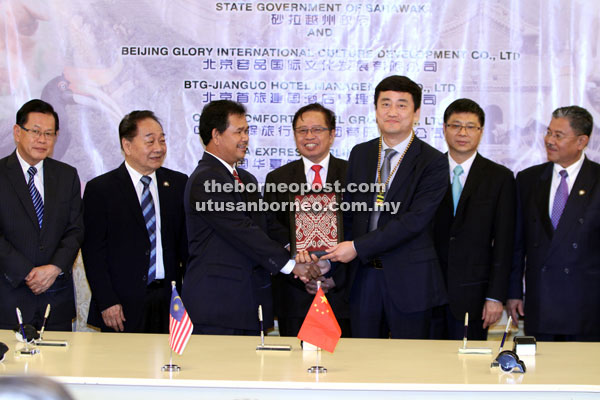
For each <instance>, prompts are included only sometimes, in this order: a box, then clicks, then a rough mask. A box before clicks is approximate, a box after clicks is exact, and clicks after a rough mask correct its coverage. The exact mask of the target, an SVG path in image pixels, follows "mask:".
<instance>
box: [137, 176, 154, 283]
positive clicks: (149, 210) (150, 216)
mask: <svg viewBox="0 0 600 400" xmlns="http://www.w3.org/2000/svg"><path fill="white" fill-rule="evenodd" d="M140 181H141V182H142V185H144V189H143V190H142V214H143V215H144V221H145V222H146V230H147V231H148V237H149V238H150V262H149V265H148V282H147V284H148V285H149V284H150V283H152V281H153V280H155V279H156V213H155V211H154V201H153V200H152V193H150V182H152V178H150V177H149V176H145V175H144V176H142V178H141V179H140Z"/></svg>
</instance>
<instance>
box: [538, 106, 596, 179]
mask: <svg viewBox="0 0 600 400" xmlns="http://www.w3.org/2000/svg"><path fill="white" fill-rule="evenodd" d="M588 141H589V136H587V135H583V134H581V135H577V133H576V132H575V131H574V130H573V128H571V123H570V122H569V120H568V119H567V118H552V121H550V125H549V126H548V130H547V131H546V136H545V137H544V144H545V145H546V154H547V156H548V161H551V162H553V163H556V164H559V165H560V166H562V167H563V168H567V167H568V166H570V165H572V164H574V163H575V162H576V161H577V160H579V158H580V157H581V152H582V151H583V149H584V148H585V146H587V144H588Z"/></svg>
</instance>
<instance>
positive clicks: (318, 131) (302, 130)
mask: <svg viewBox="0 0 600 400" xmlns="http://www.w3.org/2000/svg"><path fill="white" fill-rule="evenodd" d="M294 132H295V133H296V135H299V136H306V135H308V132H311V133H312V134H313V135H320V134H322V133H325V132H329V128H324V127H322V126H313V127H312V128H298V129H294Z"/></svg>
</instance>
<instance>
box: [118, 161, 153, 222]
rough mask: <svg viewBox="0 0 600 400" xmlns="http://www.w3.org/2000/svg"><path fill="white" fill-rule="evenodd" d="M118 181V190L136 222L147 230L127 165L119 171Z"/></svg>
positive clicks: (123, 165)
mask: <svg viewBox="0 0 600 400" xmlns="http://www.w3.org/2000/svg"><path fill="white" fill-rule="evenodd" d="M117 180H118V185H117V188H118V190H119V191H120V192H121V194H122V195H123V199H124V200H125V204H127V206H128V207H129V208H130V209H131V213H132V215H133V217H134V218H135V221H136V222H137V223H138V224H139V225H140V226H141V227H143V228H144V229H146V223H145V222H144V217H143V215H142V207H141V206H140V201H139V199H138V196H137V193H136V191H135V187H134V186H133V182H132V180H131V175H129V172H128V171H127V168H126V167H125V163H122V164H121V166H120V167H119V168H118V169H117Z"/></svg>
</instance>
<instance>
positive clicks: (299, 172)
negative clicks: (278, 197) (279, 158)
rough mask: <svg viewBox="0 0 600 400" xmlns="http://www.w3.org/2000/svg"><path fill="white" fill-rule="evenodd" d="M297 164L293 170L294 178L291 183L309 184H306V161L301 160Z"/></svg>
mask: <svg viewBox="0 0 600 400" xmlns="http://www.w3.org/2000/svg"><path fill="white" fill-rule="evenodd" d="M292 162H295V164H294V167H293V168H292V177H291V181H290V182H294V183H307V182H306V174H305V173H304V160H303V159H302V158H301V159H299V160H297V161H292Z"/></svg>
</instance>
